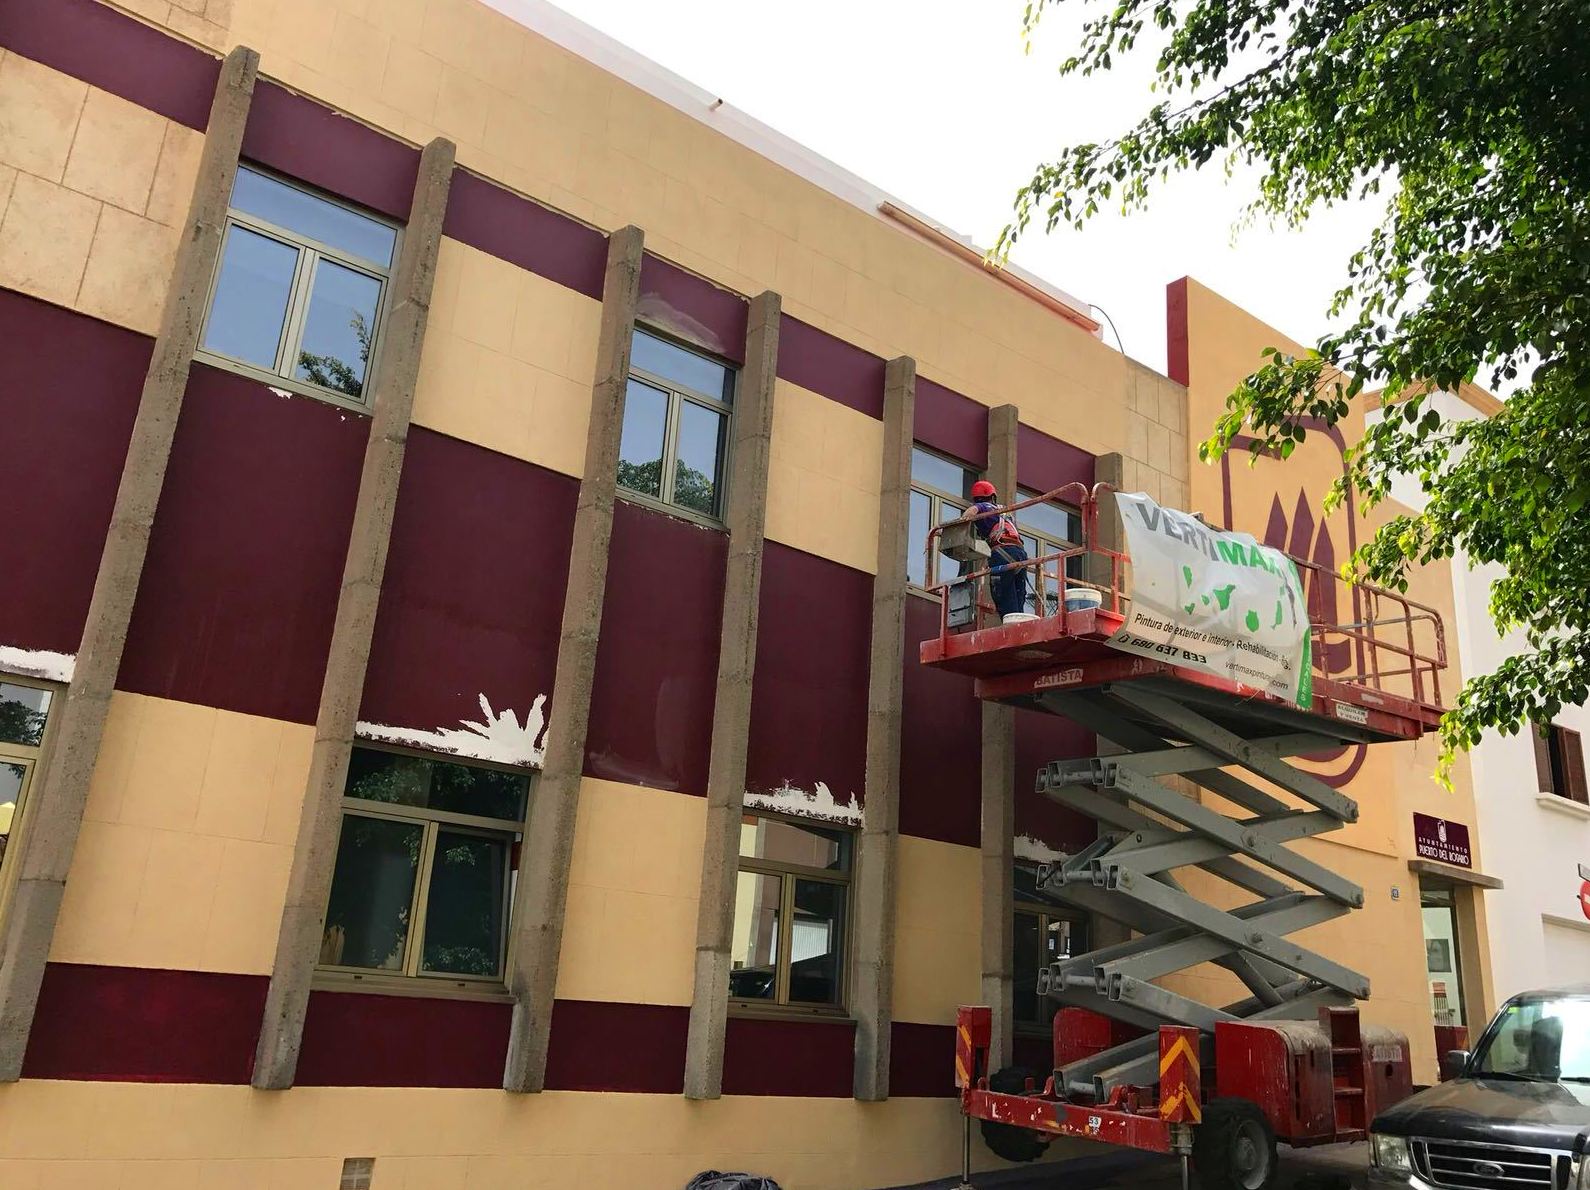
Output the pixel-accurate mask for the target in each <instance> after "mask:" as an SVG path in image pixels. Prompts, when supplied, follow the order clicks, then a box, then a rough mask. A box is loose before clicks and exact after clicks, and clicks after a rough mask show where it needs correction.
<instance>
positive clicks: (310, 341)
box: [295, 258, 381, 397]
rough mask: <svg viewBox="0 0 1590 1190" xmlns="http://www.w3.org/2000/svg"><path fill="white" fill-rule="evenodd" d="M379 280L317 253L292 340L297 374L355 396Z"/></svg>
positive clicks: (361, 384) (362, 371) (366, 360)
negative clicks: (305, 309)
mask: <svg viewBox="0 0 1590 1190" xmlns="http://www.w3.org/2000/svg"><path fill="white" fill-rule="evenodd" d="M380 296H381V283H380V282H379V281H377V280H376V279H375V278H374V277H367V276H365V275H364V274H363V273H356V272H354V271H353V270H352V269H348V268H343V267H342V265H340V264H333V263H332V262H331V261H329V260H326V259H324V258H322V259H321V260H320V261H319V262H318V263H317V264H316V265H315V281H314V289H313V291H312V292H311V293H310V295H309V313H308V314H307V315H305V317H304V334H303V338H302V339H301V340H300V341H299V344H298V368H297V371H296V372H295V375H296V376H297V377H298V379H300V380H307V381H309V382H310V383H311V384H318V385H320V386H321V387H322V388H329V389H331V390H332V391H334V392H339V393H346V394H347V395H348V396H350V397H358V396H361V395H363V393H364V374H365V369H366V367H367V365H368V364H369V361H370V336H371V334H372V333H373V332H374V330H375V307H376V302H377V301H378V300H379V299H380Z"/></svg>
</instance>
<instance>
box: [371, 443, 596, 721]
mask: <svg viewBox="0 0 1590 1190" xmlns="http://www.w3.org/2000/svg"><path fill="white" fill-rule="evenodd" d="M578 494H579V481H578V480H575V479H572V478H570V477H569V476H566V475H562V474H559V473H558V472H556V471H549V470H547V469H546V468H544V467H537V466H535V465H534V464H532V463H526V462H523V461H521V460H519V459H514V458H510V457H509V456H507V455H504V454H498V453H497V452H496V451H491V450H486V449H484V448H483V447H479V446H474V445H471V444H469V443H466V442H460V441H458V440H457V439H455V438H447V437H444V436H443V435H441V434H436V433H432V432H431V431H429V430H424V429H420V428H418V427H416V428H415V429H413V430H411V431H410V432H409V443H408V453H407V456H406V458H405V461H404V465H403V481H402V485H401V487H400V488H399V490H398V503H397V513H396V516H395V518H394V520H393V524H392V546H391V551H390V553H389V554H388V556H387V568H386V580H385V582H384V583H383V584H382V588H381V610H380V612H379V614H378V615H377V617H376V622H375V636H374V639H373V641H372V642H371V651H370V668H369V670H368V672H367V674H366V676H365V685H364V702H363V705H362V708H361V711H360V715H359V717H360V718H361V719H363V720H366V721H369V722H373V723H385V724H390V725H394V726H401V727H417V728H420V729H423V730H434V729H436V728H439V727H456V726H458V724H459V722H460V721H462V720H469V721H472V722H478V721H479V720H480V718H481V713H482V712H481V709H480V704H479V699H480V696H481V695H482V694H484V695H485V696H486V698H487V700H488V701H489V702H490V703H491V706H492V709H493V710H494V711H496V712H498V713H499V714H500V713H501V712H503V711H505V710H510V709H511V710H512V711H514V713H515V714H516V715H517V716H518V718H519V721H520V722H521V723H522V722H524V720H525V716H526V714H527V713H528V712H529V710H530V707H531V705H532V703H533V702H534V701H535V698H536V696H537V695H539V694H550V693H551V691H552V678H553V674H554V672H555V671H556V669H557V659H558V629H559V625H560V623H561V621H562V617H563V592H564V589H565V588H566V587H567V586H568V577H569V543H570V539H571V536H572V534H573V528H574V503H575V499H576V497H577V496H578ZM548 708H549V709H550V700H549V703H548Z"/></svg>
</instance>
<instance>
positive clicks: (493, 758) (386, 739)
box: [354, 694, 547, 768]
mask: <svg viewBox="0 0 1590 1190" xmlns="http://www.w3.org/2000/svg"><path fill="white" fill-rule="evenodd" d="M546 704H547V696H546V695H545V694H538V695H536V698H535V702H533V703H531V704H530V710H529V712H528V713H527V714H526V715H525V717H524V722H523V723H520V722H519V716H518V715H516V714H515V713H514V712H513V710H512V709H508V710H504V711H501V712H497V711H494V710H492V707H491V702H490V700H489V699H487V697H486V696H485V695H484V694H482V695H481V696H480V712H481V721H480V722H479V723H472V722H470V721H469V720H467V719H464V720H460V721H459V725H458V726H457V727H438V728H436V729H435V730H434V731H424V730H421V729H419V728H416V727H391V726H389V725H387V724H385V723H363V722H361V723H359V724H358V726H357V727H356V728H355V729H354V734H355V735H357V736H358V737H359V738H360V739H362V740H377V741H379V742H381V743H385V744H403V745H405V746H406V747H410V748H422V749H424V750H426V751H428V752H447V753H450V754H452V755H454V756H462V757H466V758H468V759H470V760H486V761H490V762H492V763H493V764H512V765H528V766H531V767H533V768H540V767H541V762H542V760H543V759H544V758H545V757H546V751H547V750H546V734H547V732H546V729H547V719H546Z"/></svg>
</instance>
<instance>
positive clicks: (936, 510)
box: [905, 440, 980, 601]
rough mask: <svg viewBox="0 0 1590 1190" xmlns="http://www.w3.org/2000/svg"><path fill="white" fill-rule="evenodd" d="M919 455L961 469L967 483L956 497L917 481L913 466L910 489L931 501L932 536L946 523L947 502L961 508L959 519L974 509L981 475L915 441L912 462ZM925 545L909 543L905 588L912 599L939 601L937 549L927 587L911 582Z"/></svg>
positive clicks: (908, 521) (908, 512) (908, 513)
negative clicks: (913, 566) (914, 563)
mask: <svg viewBox="0 0 1590 1190" xmlns="http://www.w3.org/2000/svg"><path fill="white" fill-rule="evenodd" d="M917 451H921V452H922V453H923V454H926V455H931V456H932V457H933V458H935V459H938V460H939V462H941V463H947V464H948V465H949V466H951V467H958V468H960V470H961V475H962V477H963V478H964V480H965V485H964V486H965V488H966V491H964V492H962V493H961V494H960V495H958V496H957V495H953V494H951V493H950V492H948V491H946V490H945V489H944V488H940V487H935V486H934V485H933V484H930V483H927V482H925V481H923V480H919V479H917V477H916V468H915V467H914V466H913V467H912V469H911V472H912V473H911V482H910V485H909V487H910V489H911V491H912V492H914V493H916V494H918V495H922V496H926V497H927V498H928V532H930V533H931V532H932V531H933V530H934V529H935V528H936V527H938V526H939V525H942V524H944V523H945V522H944V520H943V511H942V506H943V503H944V501H946V500H948V501H950V502H951V503H952V504H955V505H958V506H960V509H961V511H960V512H959V513H957V514H956V516H957V517H958V516H964V515H965V514H966V510H967V509H969V508H970V507H971V506H972V497H971V495H970V491H971V486H972V484H974V483H976V482H977V477H978V475H979V474H980V473H979V472H978V470H977V469H976V468H975V467H973V466H972V465H971V464H969V463H967V462H966V460H964V459H957V458H952V457H951V456H949V455H947V454H945V453H944V452H943V451H939V450H934V449H933V448H932V447H929V446H924V445H922V444H921V443H920V442H917V441H914V440H913V441H912V443H911V455H912V460H913V462H914V461H915V457H916V452H917ZM906 499H907V506H906V518H905V519H906V526H907V531H908V532H909V530H910V524H911V510H910V504H909V501H910V497H909V496H908V497H907V498H906ZM950 519H951V520H954V519H956V518H955V517H952V518H950ZM926 544H927V543H926V542H925V541H911V542H907V543H906V549H907V551H908V554H907V558H906V567H905V574H906V578H905V588H906V590H907V591H909V592H911V593H912V594H913V595H921V596H923V597H924V598H927V599H932V600H935V601H936V600H937V599H938V598H939V597H938V596H937V595H935V594H934V593H933V588H934V587H935V586H937V585H938V583H937V582H936V581H935V580H937V578H938V570H939V566H938V564H939V562H940V561H942V559H941V558H940V557H939V554H938V548H937V546H935V547H934V551H933V558H932V566H931V568H930V570H929V571H928V573H927V574H925V575H924V577H925V578H927V579H928V580H929V581H928V583H927V585H925V586H923V585H919V584H917V583H915V582H913V581H912V580H911V559H912V557H921V556H922V550H923V548H924V547H925V546H926ZM959 565H960V567H961V573H962V574H965V573H966V564H965V563H964V562H963V563H959Z"/></svg>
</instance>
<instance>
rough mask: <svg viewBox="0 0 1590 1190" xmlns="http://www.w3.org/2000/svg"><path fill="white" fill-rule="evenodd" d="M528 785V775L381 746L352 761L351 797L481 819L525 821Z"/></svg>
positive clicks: (355, 755)
mask: <svg viewBox="0 0 1590 1190" xmlns="http://www.w3.org/2000/svg"><path fill="white" fill-rule="evenodd" d="M529 787H530V778H529V776H528V775H526V774H524V773H511V772H504V771H503V770H501V769H489V768H484V767H481V766H479V765H467V764H452V763H449V762H447V761H442V760H432V759H431V758H430V757H426V756H411V755H408V754H407V753H402V752H385V751H382V750H380V749H376V748H355V749H354V750H353V756H352V758H351V759H350V760H349V763H348V784H347V796H348V797H351V798H359V799H361V800H363V801H370V802H384V803H386V804H388V805H393V806H412V807H423V808H428V809H432V810H445V811H448V812H450V813H454V814H470V815H473V816H475V817H477V818H498V819H505V820H509V821H513V822H519V821H522V820H523V818H524V814H525V798H526V795H527V793H528V790H529Z"/></svg>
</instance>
